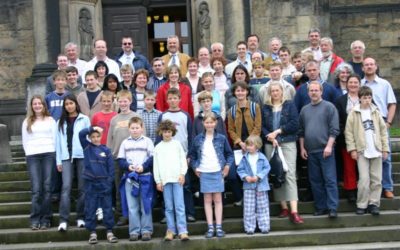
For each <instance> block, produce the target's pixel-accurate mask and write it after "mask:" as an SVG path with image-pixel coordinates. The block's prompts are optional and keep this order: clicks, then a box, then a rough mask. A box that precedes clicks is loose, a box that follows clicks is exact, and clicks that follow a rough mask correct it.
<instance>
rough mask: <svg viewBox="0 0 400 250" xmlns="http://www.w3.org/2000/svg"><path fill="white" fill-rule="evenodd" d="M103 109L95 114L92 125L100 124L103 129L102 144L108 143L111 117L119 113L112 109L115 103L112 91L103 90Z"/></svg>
mask: <svg viewBox="0 0 400 250" xmlns="http://www.w3.org/2000/svg"><path fill="white" fill-rule="evenodd" d="M100 102H101V111H100V112H97V113H96V114H94V115H93V118H92V126H98V127H101V128H102V129H103V134H102V136H101V144H103V145H107V137H108V130H109V129H110V122H111V119H112V118H113V117H114V116H116V115H117V114H118V113H117V112H115V111H113V110H112V107H113V103H114V94H113V93H112V92H111V91H108V90H106V91H103V93H101V96H100Z"/></svg>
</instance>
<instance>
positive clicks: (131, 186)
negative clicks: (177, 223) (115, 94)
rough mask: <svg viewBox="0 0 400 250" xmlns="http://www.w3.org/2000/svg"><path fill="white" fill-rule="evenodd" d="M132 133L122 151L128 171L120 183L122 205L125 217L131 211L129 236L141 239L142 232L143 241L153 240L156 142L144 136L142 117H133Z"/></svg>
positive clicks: (123, 165)
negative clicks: (154, 153)
mask: <svg viewBox="0 0 400 250" xmlns="http://www.w3.org/2000/svg"><path fill="white" fill-rule="evenodd" d="M129 133H130V136H129V137H128V138H127V139H125V140H124V141H123V142H122V143H121V147H120V148H119V152H118V162H119V167H120V168H121V169H122V170H124V171H125V174H124V176H123V177H122V180H121V184H120V186H119V188H120V193H121V206H122V211H123V214H124V217H127V216H128V214H129V240H130V241H137V240H138V239H139V237H140V236H141V237H142V241H149V240H151V234H152V233H153V222H152V214H151V212H152V211H151V205H152V198H153V178H152V175H151V171H150V170H151V166H152V161H153V158H152V156H153V150H154V145H153V142H152V141H151V140H150V138H148V137H145V136H143V121H142V119H140V118H139V117H132V118H131V119H130V120H129ZM127 210H128V211H127Z"/></svg>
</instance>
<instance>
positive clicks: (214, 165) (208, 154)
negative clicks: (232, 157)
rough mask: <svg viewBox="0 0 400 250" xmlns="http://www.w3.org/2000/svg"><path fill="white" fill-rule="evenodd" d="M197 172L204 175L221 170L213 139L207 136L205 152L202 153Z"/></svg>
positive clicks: (204, 145)
mask: <svg viewBox="0 0 400 250" xmlns="http://www.w3.org/2000/svg"><path fill="white" fill-rule="evenodd" d="M197 170H198V171H199V172H203V173H214V172H217V171H220V170H221V166H220V164H219V161H218V157H217V153H216V152H215V148H214V145H213V143H212V138H209V137H207V136H206V138H205V140H204V144H203V150H202V151H201V161H200V166H199V168H198V169H197Z"/></svg>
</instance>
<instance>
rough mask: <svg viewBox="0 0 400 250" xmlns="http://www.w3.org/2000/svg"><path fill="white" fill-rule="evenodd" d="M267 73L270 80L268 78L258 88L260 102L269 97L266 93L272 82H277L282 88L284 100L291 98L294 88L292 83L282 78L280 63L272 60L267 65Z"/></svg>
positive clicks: (294, 91)
mask: <svg viewBox="0 0 400 250" xmlns="http://www.w3.org/2000/svg"><path fill="white" fill-rule="evenodd" d="M269 75H270V77H271V80H269V81H268V82H267V83H266V84H265V85H264V86H262V87H261V88H260V91H259V95H260V98H261V100H262V103H266V102H267V100H268V99H269V98H270V96H269V94H268V87H269V85H270V84H271V83H272V82H279V83H280V84H281V85H282V88H283V96H284V97H285V99H286V100H292V99H293V98H294V96H295V94H296V90H295V89H294V87H293V85H292V84H290V83H289V82H287V81H285V80H284V79H282V63H280V62H274V63H272V64H271V65H270V67H269Z"/></svg>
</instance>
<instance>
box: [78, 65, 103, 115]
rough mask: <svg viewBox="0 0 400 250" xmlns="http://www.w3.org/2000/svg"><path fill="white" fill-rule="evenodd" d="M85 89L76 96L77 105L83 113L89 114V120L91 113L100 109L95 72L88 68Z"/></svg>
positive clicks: (99, 92)
mask: <svg viewBox="0 0 400 250" xmlns="http://www.w3.org/2000/svg"><path fill="white" fill-rule="evenodd" d="M85 80H86V91H84V92H82V93H80V94H79V95H78V97H77V100H78V103H79V107H80V108H81V112H82V113H83V114H84V115H87V116H89V118H90V120H91V119H92V117H93V115H94V114H95V113H97V112H99V111H100V110H101V105H100V96H101V95H100V94H101V90H100V88H99V86H98V85H97V84H98V82H97V73H96V72H95V71H93V70H89V71H87V72H86V74H85Z"/></svg>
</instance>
